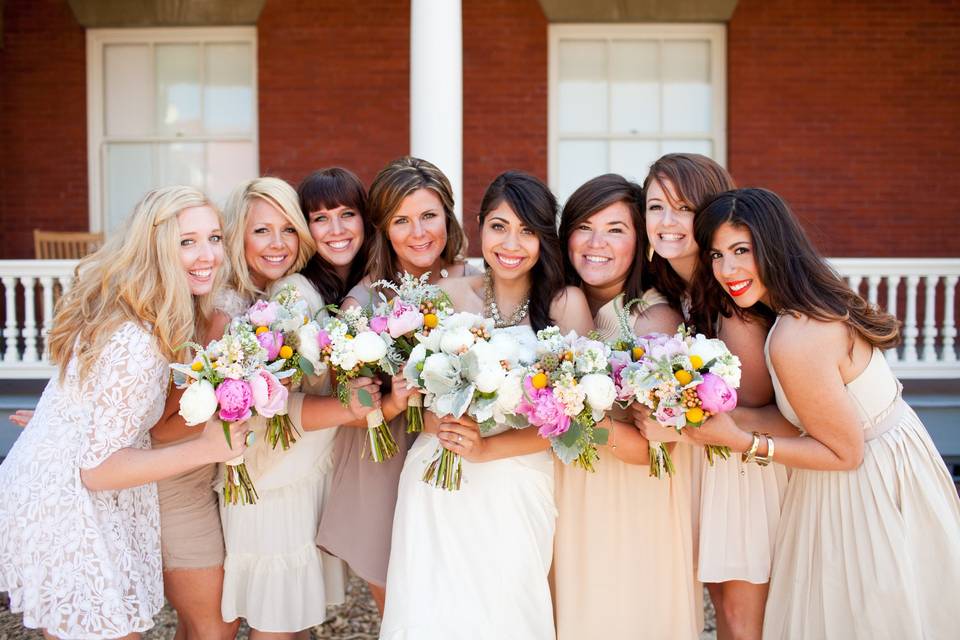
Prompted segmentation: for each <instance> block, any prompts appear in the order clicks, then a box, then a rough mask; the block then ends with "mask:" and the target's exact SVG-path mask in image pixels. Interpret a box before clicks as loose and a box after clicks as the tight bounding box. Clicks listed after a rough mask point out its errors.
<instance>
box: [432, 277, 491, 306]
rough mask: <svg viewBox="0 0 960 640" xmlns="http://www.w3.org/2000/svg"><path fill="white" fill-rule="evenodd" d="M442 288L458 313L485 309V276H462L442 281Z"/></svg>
mask: <svg viewBox="0 0 960 640" xmlns="http://www.w3.org/2000/svg"><path fill="white" fill-rule="evenodd" d="M439 285H440V288H441V289H442V290H443V291H444V293H446V294H447V295H448V296H449V297H450V302H452V303H453V308H454V309H457V310H458V311H477V310H480V309H482V307H483V276H480V275H473V276H461V277H459V278H445V279H444V280H441V281H440V283H439Z"/></svg>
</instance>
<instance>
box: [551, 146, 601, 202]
mask: <svg viewBox="0 0 960 640" xmlns="http://www.w3.org/2000/svg"><path fill="white" fill-rule="evenodd" d="M558 152H559V153H558V156H559V163H560V166H559V171H558V175H557V197H558V198H559V199H560V202H566V200H567V198H569V197H570V194H571V193H573V192H574V191H575V190H576V188H577V187H579V186H580V185H581V184H583V183H584V182H586V181H587V180H589V179H590V178H594V177H596V176H598V175H600V174H602V173H607V171H608V169H607V143H606V141H604V140H562V141H561V142H560V144H559V148H558Z"/></svg>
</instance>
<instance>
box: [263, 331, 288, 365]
mask: <svg viewBox="0 0 960 640" xmlns="http://www.w3.org/2000/svg"><path fill="white" fill-rule="evenodd" d="M257 342H259V343H260V346H261V347H263V348H264V349H266V350H267V360H276V358H277V356H278V355H279V354H280V347H282V346H283V334H282V333H280V332H279V331H264V332H263V333H260V334H257Z"/></svg>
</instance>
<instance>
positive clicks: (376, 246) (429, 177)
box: [367, 156, 467, 282]
mask: <svg viewBox="0 0 960 640" xmlns="http://www.w3.org/2000/svg"><path fill="white" fill-rule="evenodd" d="M417 189H429V190H430V191H433V192H434V193H435V194H436V195H437V197H438V198H440V202H442V203H443V214H444V219H445V220H446V226H447V244H446V246H445V247H444V248H443V253H442V254H441V255H440V259H441V261H442V262H443V263H444V264H446V265H452V264H454V263H456V262H461V261H462V260H463V258H464V254H465V253H466V251H467V235H466V234H465V233H464V232H463V227H461V226H460V221H459V220H457V216H456V214H455V213H454V211H453V188H452V187H451V186H450V181H449V180H448V179H447V176H445V175H444V174H443V172H442V171H440V169H438V168H437V167H436V166H434V165H433V164H431V163H430V162H427V161H426V160H421V159H420V158H414V157H413V156H404V157H402V158H399V159H397V160H394V161H393V162H391V163H390V164H388V165H387V166H386V167H384V168H383V169H382V170H381V171H380V173H378V174H377V177H375V178H374V179H373V183H371V184H370V194H369V199H368V201H367V204H368V212H369V216H370V223H371V224H372V225H373V227H374V229H376V232H377V233H375V234H374V236H373V241H372V242H371V244H370V253H369V254H368V256H367V259H368V262H367V275H369V276H370V279H371V281H373V282H376V281H377V280H392V281H395V280H396V279H397V272H398V271H399V270H400V265H399V262H398V260H397V253H396V251H394V250H393V245H392V244H391V243H390V237H389V235H388V234H387V231H388V228H389V226H390V220H391V219H392V218H393V216H394V214H396V213H397V210H398V209H399V208H400V205H401V204H403V200H404V198H406V197H407V196H409V195H410V194H411V193H413V192H414V191H416V190H417Z"/></svg>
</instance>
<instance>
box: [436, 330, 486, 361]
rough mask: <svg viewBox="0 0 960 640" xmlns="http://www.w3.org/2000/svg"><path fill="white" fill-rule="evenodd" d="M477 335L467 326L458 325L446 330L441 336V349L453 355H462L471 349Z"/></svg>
mask: <svg viewBox="0 0 960 640" xmlns="http://www.w3.org/2000/svg"><path fill="white" fill-rule="evenodd" d="M476 340H477V337H476V336H475V335H473V333H472V332H471V331H470V329H468V328H466V327H457V328H454V329H450V330H449V331H444V332H443V335H442V336H440V350H441V351H443V352H444V353H449V354H451V355H460V354H461V353H463V352H464V351H466V350H467V349H469V348H470V347H471V346H472V345H473V343H474V342H476Z"/></svg>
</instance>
